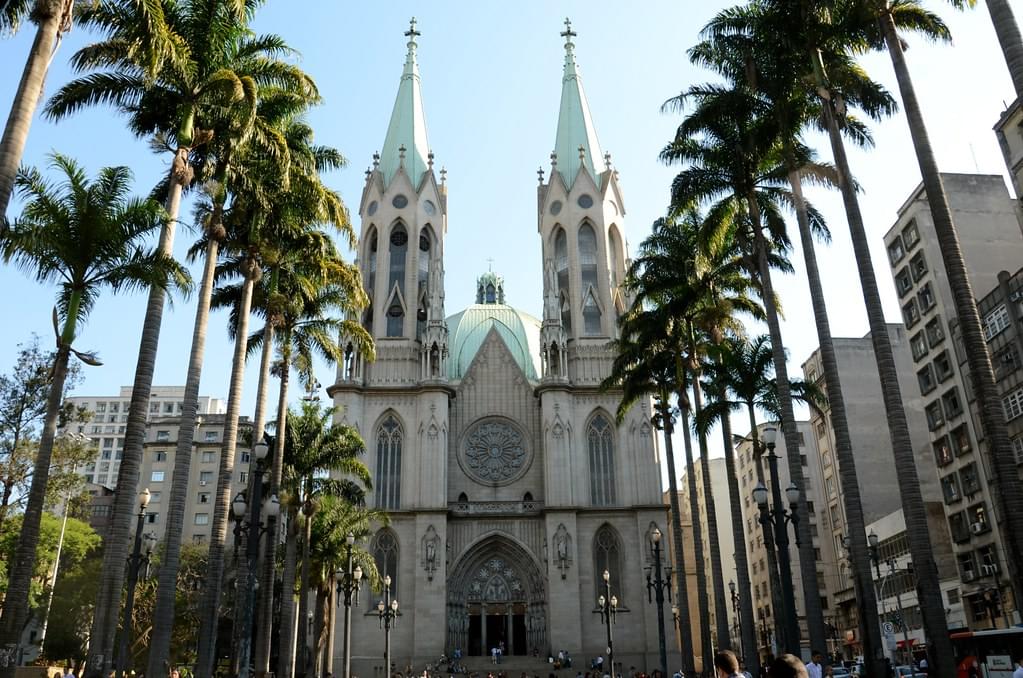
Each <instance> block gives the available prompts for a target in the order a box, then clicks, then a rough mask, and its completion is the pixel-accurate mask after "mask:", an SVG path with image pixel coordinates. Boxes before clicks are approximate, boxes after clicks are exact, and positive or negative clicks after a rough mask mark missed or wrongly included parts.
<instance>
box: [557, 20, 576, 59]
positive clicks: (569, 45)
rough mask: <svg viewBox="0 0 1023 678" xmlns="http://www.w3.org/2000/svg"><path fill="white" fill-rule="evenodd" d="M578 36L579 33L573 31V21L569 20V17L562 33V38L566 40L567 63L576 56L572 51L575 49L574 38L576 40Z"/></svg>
mask: <svg viewBox="0 0 1023 678" xmlns="http://www.w3.org/2000/svg"><path fill="white" fill-rule="evenodd" d="M576 35H577V33H576V32H575V31H573V30H572V20H571V19H569V18H568V17H565V30H563V31H561V37H563V38H564V39H565V61H566V62H568V61H570V60H572V59H573V57H574V55H573V54H572V50H573V49H575V43H574V42H572V38H574V37H575V36H576Z"/></svg>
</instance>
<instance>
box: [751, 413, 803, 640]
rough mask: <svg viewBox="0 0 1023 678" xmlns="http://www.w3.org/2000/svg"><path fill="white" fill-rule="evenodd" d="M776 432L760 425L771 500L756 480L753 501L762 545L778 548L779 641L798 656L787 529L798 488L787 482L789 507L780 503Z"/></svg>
mask: <svg viewBox="0 0 1023 678" xmlns="http://www.w3.org/2000/svg"><path fill="white" fill-rule="evenodd" d="M777 435H778V429H776V428H774V427H773V426H766V427H764V430H763V432H762V438H763V441H764V444H765V445H766V446H767V454H766V455H765V457H766V459H767V465H768V468H769V469H770V474H771V492H770V498H771V500H772V501H773V503H774V507H773V508H772V507H770V506H769V505H768V491H767V488H766V487H764V484H763V483H758V484H757V486H756V487H755V488H754V489H753V501H755V502H756V504H757V506H758V507H759V508H760V517H759V521H760V524H761V525H763V526H764V543H765V546H766V547H767V548H768V549H771V548H775V547H777V552H778V575H779V578H780V583H781V601H782V605H783V610H782V625H781V629H782V630H783V631H784V633H783V634H782V638H781V645H782V647H783V648H784V649H785V651H786V652H788V653H790V654H794V655H796V656H799V654H800V647H799V645H800V637H799V621H798V620H797V619H796V599H795V594H794V592H793V589H792V565H791V558H790V555H789V531H788V523H792V526H793V528H795V527H796V523H797V522H798V520H799V517H798V515H797V513H796V511H795V508H796V505H797V504H798V503H799V488H798V487H796V486H795V484H794V483H789V486H788V487H787V488H785V498H786V499H787V500H788V502H789V507H790V509H791V510H789V511H786V510H785V507H784V506H783V505H782V500H781V487H780V485H779V481H778V455H776V454H775V453H774V444H775V438H776V436H777ZM793 531H795V530H793ZM797 534H798V533H797ZM797 545H798V544H797Z"/></svg>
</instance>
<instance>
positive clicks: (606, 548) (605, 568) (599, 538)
mask: <svg viewBox="0 0 1023 678" xmlns="http://www.w3.org/2000/svg"><path fill="white" fill-rule="evenodd" d="M604 572H607V573H608V574H609V575H610V577H609V581H610V583H611V595H613V596H618V600H619V601H621V600H623V599H624V598H625V592H624V591H622V547H621V541H620V540H619V539H618V533H617V532H615V529H614V528H613V527H611V526H610V525H608V524H607V523H604V524H603V525H602V526H601V527H600V529H599V530H597V533H596V534H595V535H593V579H594V583H595V584H596V586H597V595H596V596H594V599H596V598H597V597H598V596H601V595H604Z"/></svg>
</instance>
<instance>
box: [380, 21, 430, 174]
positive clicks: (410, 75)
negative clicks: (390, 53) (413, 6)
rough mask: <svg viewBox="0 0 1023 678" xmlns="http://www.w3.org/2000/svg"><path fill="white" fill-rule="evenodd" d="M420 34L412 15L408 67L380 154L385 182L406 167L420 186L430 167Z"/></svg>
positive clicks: (408, 34) (403, 74)
mask: <svg viewBox="0 0 1023 678" xmlns="http://www.w3.org/2000/svg"><path fill="white" fill-rule="evenodd" d="M419 35H421V34H420V32H419V30H418V29H417V22H416V18H415V17H412V19H411V20H410V21H409V29H408V30H407V31H405V37H406V38H408V53H407V54H406V55H405V68H404V69H403V70H402V74H401V80H400V82H399V84H398V96H397V97H396V99H395V101H394V109H393V110H392V111H391V122H390V124H389V125H388V127H387V136H386V137H385V138H384V146H383V148H382V150H381V153H380V155H381V159H380V170H381V171H382V172H383V174H384V184H385V185H386V184H388V183H390V181H391V179H392V178H393V177H394V175H395V174H396V173H397V172H398V170H399V169H400V168H402V167H404V168H405V171H406V172H407V173H408V175H409V179H410V180H411V181H412V185H413V186H415V187H418V186H419V180H420V179H421V178H422V176H423V174H424V173H425V172H426V170H427V166H428V162H427V154H428V153H429V150H430V144H429V142H428V141H427V137H426V116H425V115H424V113H423V95H422V90H421V86H420V82H419V64H418V63H417V59H416V48H417V46H418V45H417V43H416V38H417V37H419Z"/></svg>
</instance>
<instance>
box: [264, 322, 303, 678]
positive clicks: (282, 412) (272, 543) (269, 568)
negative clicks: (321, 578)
mask: <svg viewBox="0 0 1023 678" xmlns="http://www.w3.org/2000/svg"><path fill="white" fill-rule="evenodd" d="M281 364H282V366H284V367H282V369H281V384H280V389H279V392H278V395H277V429H276V431H275V435H276V437H275V439H274V457H273V464H272V466H271V470H270V493H271V494H275V495H277V497H278V498H280V496H281V476H282V474H283V472H284V436H285V434H286V433H287V431H286V428H287V424H288V383H289V382H290V380H291V370H290V369H289V368H287V367H286V366H289V365H290V364H291V333H290V331H288V330H287V329H285V331H284V333H283V334H282V336H281ZM280 529H281V527H280V521H279V520H277V519H274V518H271V519H270V520H269V522H268V525H267V533H266V534H267V536H266V538H267V552H266V558H264V559H263V571H262V572H261V573H260V580H259V591H260V595H259V597H260V603H259V604H260V609H262V610H263V616H262V617H260V619H259V628H258V629H257V634H256V652H255V655H256V677H257V678H265V677H266V675H267V674H268V673H269V672H270V650H271V644H272V642H273V609H274V606H273V600H274V570H275V567H274V552H275V550H276V548H277V545H278V544H279V543H280ZM292 581H294V575H293V576H292ZM285 598H286V596H285ZM281 610H282V613H281V623H282V624H283V621H284V617H283V610H284V607H283V601H282V604H281Z"/></svg>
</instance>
